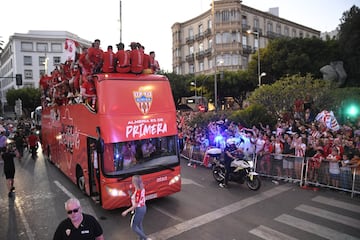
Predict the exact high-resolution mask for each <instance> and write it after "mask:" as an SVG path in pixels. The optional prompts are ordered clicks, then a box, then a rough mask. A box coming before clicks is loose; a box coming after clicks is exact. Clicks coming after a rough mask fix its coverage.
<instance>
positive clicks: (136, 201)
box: [121, 175, 151, 240]
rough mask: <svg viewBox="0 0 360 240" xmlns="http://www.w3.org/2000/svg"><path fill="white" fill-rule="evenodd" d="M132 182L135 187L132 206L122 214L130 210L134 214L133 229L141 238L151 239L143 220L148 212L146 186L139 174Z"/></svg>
mask: <svg viewBox="0 0 360 240" xmlns="http://www.w3.org/2000/svg"><path fill="white" fill-rule="evenodd" d="M132 184H133V185H134V187H135V191H134V193H133V194H132V195H131V204H132V205H131V207H129V208H128V209H126V210H125V211H123V212H122V214H121V215H122V216H123V217H125V216H126V215H127V214H128V213H129V212H133V211H134V214H133V216H132V218H131V222H130V226H131V229H132V230H133V231H134V232H135V233H136V234H137V235H138V236H139V237H140V239H141V240H151V239H150V238H148V237H146V235H145V233H144V229H143V224H142V223H143V220H144V216H145V213H146V205H145V188H144V184H143V182H142V180H141V177H140V176H139V175H134V176H133V177H132Z"/></svg>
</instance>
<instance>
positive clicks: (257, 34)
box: [247, 30, 266, 87]
mask: <svg viewBox="0 0 360 240" xmlns="http://www.w3.org/2000/svg"><path fill="white" fill-rule="evenodd" d="M247 33H249V34H251V33H252V34H254V35H256V39H257V41H258V47H257V54H258V55H257V64H258V67H257V75H258V80H259V87H260V86H261V77H263V76H265V75H266V73H265V75H263V76H261V75H262V73H261V69H260V33H259V32H258V31H257V32H253V31H251V30H248V31H247ZM260 73H261V74H260Z"/></svg>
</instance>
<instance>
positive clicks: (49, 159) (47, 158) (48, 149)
mask: <svg viewBox="0 0 360 240" xmlns="http://www.w3.org/2000/svg"><path fill="white" fill-rule="evenodd" d="M45 158H46V160H48V161H49V162H51V153H50V146H49V145H47V147H46V156H45Z"/></svg>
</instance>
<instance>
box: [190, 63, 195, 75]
mask: <svg viewBox="0 0 360 240" xmlns="http://www.w3.org/2000/svg"><path fill="white" fill-rule="evenodd" d="M194 70H195V67H194V64H190V65H189V73H194Z"/></svg>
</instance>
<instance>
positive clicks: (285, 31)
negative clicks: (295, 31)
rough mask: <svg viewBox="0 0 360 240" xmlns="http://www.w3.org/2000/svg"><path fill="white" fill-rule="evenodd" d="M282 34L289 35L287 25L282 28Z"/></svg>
mask: <svg viewBox="0 0 360 240" xmlns="http://www.w3.org/2000/svg"><path fill="white" fill-rule="evenodd" d="M284 35H285V36H287V37H289V28H288V27H285V28H284Z"/></svg>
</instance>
